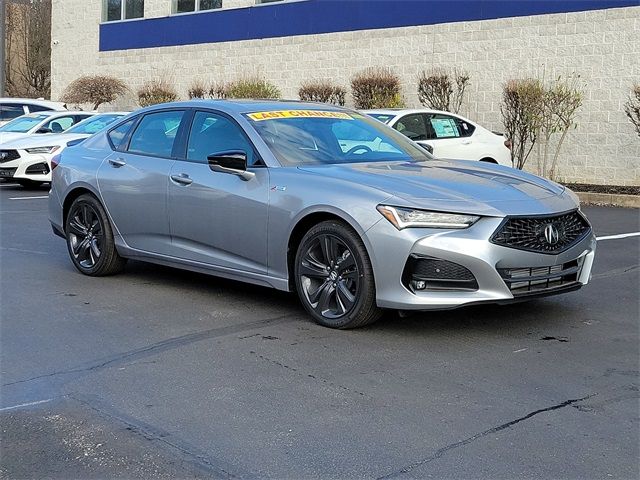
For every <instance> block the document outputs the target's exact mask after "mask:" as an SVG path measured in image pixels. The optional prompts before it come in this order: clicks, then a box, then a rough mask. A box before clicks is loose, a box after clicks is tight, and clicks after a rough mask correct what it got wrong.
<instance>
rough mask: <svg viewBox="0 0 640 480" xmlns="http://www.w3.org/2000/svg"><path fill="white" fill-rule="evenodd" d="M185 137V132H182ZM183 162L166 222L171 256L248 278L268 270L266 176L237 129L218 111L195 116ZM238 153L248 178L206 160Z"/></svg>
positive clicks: (175, 173)
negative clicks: (244, 157)
mask: <svg viewBox="0 0 640 480" xmlns="http://www.w3.org/2000/svg"><path fill="white" fill-rule="evenodd" d="M185 133H186V132H185ZM184 143H185V145H184V148H183V158H182V159H178V160H177V161H176V162H175V163H174V164H173V166H172V169H171V175H170V181H169V207H168V208H169V219H170V225H171V239H172V245H173V248H174V252H175V255H176V256H178V257H181V258H185V259H188V260H191V261H194V262H199V263H205V264H209V265H213V266H217V267H223V268H231V269H234V270H242V271H246V272H253V273H266V271H267V220H268V217H267V213H268V201H269V171H268V169H267V168H266V167H264V166H263V164H262V162H261V160H260V159H259V157H258V154H257V152H256V150H255V148H254V147H253V145H252V144H251V141H250V140H249V139H248V137H247V136H246V134H245V133H244V131H243V130H242V128H241V127H240V126H239V125H238V124H237V123H236V122H235V120H233V119H232V118H231V117H228V116H226V115H225V114H222V113H220V112H214V111H205V110H199V111H194V113H193V119H192V123H191V128H190V130H189V132H188V134H185V142H184ZM230 150H242V151H244V152H246V154H247V160H248V161H247V163H248V165H249V167H248V170H249V171H250V172H252V173H253V174H255V176H253V178H251V179H249V180H245V179H244V178H242V177H240V176H238V175H234V174H230V173H221V172H217V171H213V170H212V169H211V168H210V167H209V163H208V160H207V157H208V156H209V155H211V154H213V153H220V152H223V151H230Z"/></svg>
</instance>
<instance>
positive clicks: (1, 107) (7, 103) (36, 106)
mask: <svg viewBox="0 0 640 480" xmlns="http://www.w3.org/2000/svg"><path fill="white" fill-rule="evenodd" d="M66 109H67V105H66V104H64V103H62V102H51V101H49V100H43V99H35V98H0V126H2V125H5V124H6V123H8V122H10V121H11V120H13V119H14V118H18V117H21V116H22V115H25V114H27V113H34V112H46V111H49V110H59V111H62V110H66Z"/></svg>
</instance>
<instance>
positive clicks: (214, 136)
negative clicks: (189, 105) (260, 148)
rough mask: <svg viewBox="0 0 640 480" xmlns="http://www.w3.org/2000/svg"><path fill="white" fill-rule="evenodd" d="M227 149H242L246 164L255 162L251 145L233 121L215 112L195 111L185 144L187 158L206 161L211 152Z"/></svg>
mask: <svg viewBox="0 0 640 480" xmlns="http://www.w3.org/2000/svg"><path fill="white" fill-rule="evenodd" d="M228 150H242V151H244V152H246V154H247V164H248V165H253V164H254V163H255V155H254V150H253V146H252V145H251V143H250V142H249V140H248V139H247V137H246V136H245V135H244V133H243V131H242V129H241V128H240V127H239V126H238V125H237V124H236V123H235V122H233V121H231V120H229V119H228V118H226V117H223V116H222V115H217V114H215V113H210V112H196V114H195V115H194V117H193V123H192V124H191V132H190V134H189V143H188V144H187V158H188V159H189V160H194V161H197V162H202V163H206V162H207V157H208V156H209V155H211V154H212V153H219V152H224V151H228Z"/></svg>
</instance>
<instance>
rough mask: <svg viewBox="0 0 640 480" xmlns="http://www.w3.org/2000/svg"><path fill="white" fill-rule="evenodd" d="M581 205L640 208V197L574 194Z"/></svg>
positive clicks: (609, 194) (586, 193)
mask: <svg viewBox="0 0 640 480" xmlns="http://www.w3.org/2000/svg"><path fill="white" fill-rule="evenodd" d="M574 193H575V194H576V195H578V198H579V199H580V203H583V204H591V205H608V206H612V207H627V208H640V195H622V194H614V193H593V192H574Z"/></svg>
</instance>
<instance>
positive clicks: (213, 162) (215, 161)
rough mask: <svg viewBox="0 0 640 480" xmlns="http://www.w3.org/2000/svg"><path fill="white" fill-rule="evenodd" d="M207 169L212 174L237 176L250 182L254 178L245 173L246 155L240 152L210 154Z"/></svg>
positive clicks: (250, 174)
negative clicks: (211, 171)
mask: <svg viewBox="0 0 640 480" xmlns="http://www.w3.org/2000/svg"><path fill="white" fill-rule="evenodd" d="M207 160H208V161H209V168H210V169H211V170H213V171H214V172H219V173H230V174H232V175H238V176H239V177H240V178H242V179H243V180H251V179H252V178H253V177H255V176H256V174H255V173H253V172H248V171H247V154H246V152H244V151H242V150H228V151H225V152H218V153H212V154H211V155H209V156H208V157H207Z"/></svg>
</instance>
